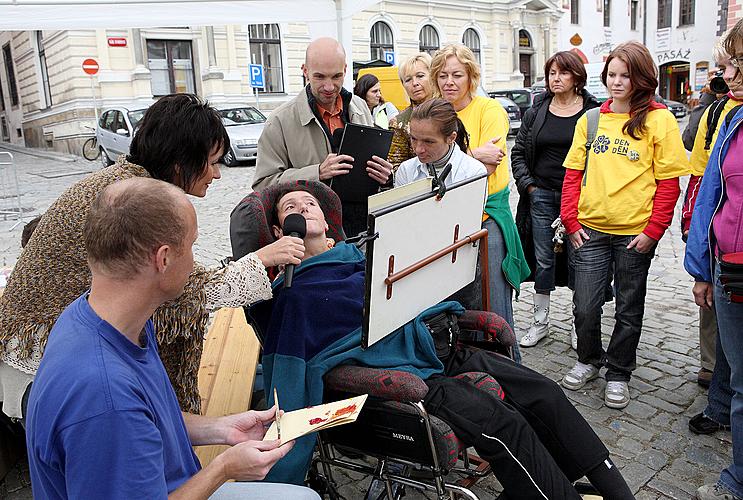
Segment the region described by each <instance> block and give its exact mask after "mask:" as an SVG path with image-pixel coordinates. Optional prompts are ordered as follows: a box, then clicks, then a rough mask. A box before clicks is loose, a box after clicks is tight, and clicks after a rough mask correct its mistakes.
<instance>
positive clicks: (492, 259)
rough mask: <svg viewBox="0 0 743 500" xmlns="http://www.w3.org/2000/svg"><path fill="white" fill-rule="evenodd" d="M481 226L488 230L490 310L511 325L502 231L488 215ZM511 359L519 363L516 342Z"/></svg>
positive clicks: (510, 303)
mask: <svg viewBox="0 0 743 500" xmlns="http://www.w3.org/2000/svg"><path fill="white" fill-rule="evenodd" d="M482 227H483V228H485V229H487V230H488V274H489V279H490V311H492V312H494V313H495V314H497V315H499V316H500V317H502V318H503V319H504V320H506V322H507V323H508V324H509V325H510V326H511V328H514V326H513V304H512V302H511V297H512V295H513V288H512V287H511V284H510V283H508V281H506V277H505V275H504V274H503V269H502V268H501V264H502V263H503V259H505V258H506V242H505V241H504V240H503V233H502V232H501V230H500V227H498V224H496V223H495V221H494V220H493V219H491V218H490V217H488V218H487V219H486V220H485V222H483V223H482ZM513 360H514V361H515V362H516V363H521V352H519V346H518V342H516V344H515V345H514V346H513Z"/></svg>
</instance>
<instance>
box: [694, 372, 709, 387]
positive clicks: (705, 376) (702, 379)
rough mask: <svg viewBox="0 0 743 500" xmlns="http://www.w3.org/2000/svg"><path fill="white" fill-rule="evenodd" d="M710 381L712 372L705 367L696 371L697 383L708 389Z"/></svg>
mask: <svg viewBox="0 0 743 500" xmlns="http://www.w3.org/2000/svg"><path fill="white" fill-rule="evenodd" d="M710 382H712V372H711V371H710V370H707V369H706V368H702V369H700V370H699V372H698V373H697V384H699V385H701V386H702V387H704V388H705V389H708V388H709V384H710Z"/></svg>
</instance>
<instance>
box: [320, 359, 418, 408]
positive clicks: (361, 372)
mask: <svg viewBox="0 0 743 500" xmlns="http://www.w3.org/2000/svg"><path fill="white" fill-rule="evenodd" d="M325 386H326V387H327V388H328V389H330V390H334V391H341V392H350V393H353V394H366V393H368V394H369V395H370V396H376V397H378V398H381V399H386V400H391V401H421V400H422V399H423V398H424V397H426V394H427V393H428V386H427V385H426V383H425V382H424V381H423V380H422V379H421V378H420V377H418V376H416V375H413V374H411V373H408V372H403V371H397V370H383V369H380V368H366V367H360V366H348V365H345V366H339V367H337V368H334V369H333V370H331V371H330V372H328V373H327V374H326V375H325Z"/></svg>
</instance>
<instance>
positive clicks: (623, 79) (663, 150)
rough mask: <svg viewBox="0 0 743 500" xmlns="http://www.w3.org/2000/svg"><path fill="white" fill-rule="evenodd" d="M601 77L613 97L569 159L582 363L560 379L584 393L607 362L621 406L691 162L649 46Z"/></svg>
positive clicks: (611, 61)
mask: <svg viewBox="0 0 743 500" xmlns="http://www.w3.org/2000/svg"><path fill="white" fill-rule="evenodd" d="M601 80H602V82H603V83H604V85H606V87H607V89H608V90H609V94H610V95H611V99H609V100H608V101H606V102H605V103H604V104H603V105H602V106H601V108H600V111H601V112H600V114H599V121H598V130H597V131H596V137H595V139H594V141H593V142H592V144H591V146H590V150H589V152H587V151H586V141H587V139H586V137H587V128H588V127H587V115H583V116H582V117H581V118H580V119H579V120H578V124H577V125H576V128H575V134H574V136H573V144H572V146H571V147H570V151H569V152H568V156H567V157H566V158H565V168H566V172H565V181H564V183H563V187H562V202H561V208H560V216H561V218H562V223H563V224H564V225H565V228H566V232H567V233H568V235H569V237H570V243H571V244H572V246H573V248H574V249H575V250H574V252H573V266H574V273H575V290H574V292H573V308H574V314H575V330H576V333H577V335H578V361H577V362H576V364H575V366H574V367H573V368H572V369H571V370H570V371H569V372H568V373H567V374H566V375H565V377H563V379H562V385H563V386H565V388H567V389H571V390H578V389H580V388H582V387H583V386H584V385H585V384H586V383H587V382H588V381H590V380H592V379H594V378H596V377H598V373H599V369H600V368H601V367H602V366H605V367H606V368H607V371H606V375H605V378H606V381H607V383H606V388H605V391H604V403H605V404H606V406H608V407H610V408H624V407H625V406H627V405H628V404H629V400H630V394H629V389H628V387H627V385H628V382H629V380H630V377H631V376H632V371H633V370H634V369H635V364H636V357H637V353H636V351H637V345H638V343H639V342H640V333H641V331H642V316H643V312H644V309H645V292H646V290H647V277H648V270H649V269H650V262H651V260H652V257H653V252H654V250H655V246H656V244H657V243H658V240H660V239H661V237H662V236H663V233H664V232H665V230H666V229H667V228H668V226H669V225H670V223H671V220H672V219H673V210H674V207H675V205H676V200H677V199H678V196H679V193H680V189H679V181H678V178H679V177H680V176H682V175H687V174H688V173H689V164H688V160H687V158H686V152H685V151H684V145H683V143H682V141H681V132H680V131H679V127H678V123H677V122H676V119H675V118H674V116H673V115H672V114H671V113H670V112H669V111H668V110H667V109H666V108H665V106H663V105H662V104H658V103H656V102H655V100H654V94H655V88H656V87H657V86H658V71H657V68H656V66H655V63H654V62H653V58H652V56H651V55H650V52H648V49H647V48H646V47H645V46H644V45H641V44H640V43H638V42H627V43H623V44H621V45H619V46H618V47H617V48H615V49H614V50H613V51H612V52H611V54H609V57H608V58H607V60H606V64H605V65H604V70H603V71H602V73H601ZM586 154H588V161H587V162H586ZM611 264H613V265H614V286H615V290H616V324H615V326H614V331H613V332H612V336H611V341H610V342H609V347H608V348H607V350H606V351H604V349H603V347H602V345H601V305H602V304H603V297H604V287H605V286H606V284H607V279H608V274H607V271H608V268H609V266H610V265H611Z"/></svg>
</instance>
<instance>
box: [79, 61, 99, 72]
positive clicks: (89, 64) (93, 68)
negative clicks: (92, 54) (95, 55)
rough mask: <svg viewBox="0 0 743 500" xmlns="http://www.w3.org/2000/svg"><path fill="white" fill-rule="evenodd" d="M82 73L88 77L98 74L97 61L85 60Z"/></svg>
mask: <svg viewBox="0 0 743 500" xmlns="http://www.w3.org/2000/svg"><path fill="white" fill-rule="evenodd" d="M83 71H85V72H86V73H87V74H89V75H91V76H92V75H95V74H96V73H98V61H96V60H95V59H86V60H84V61H83Z"/></svg>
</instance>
